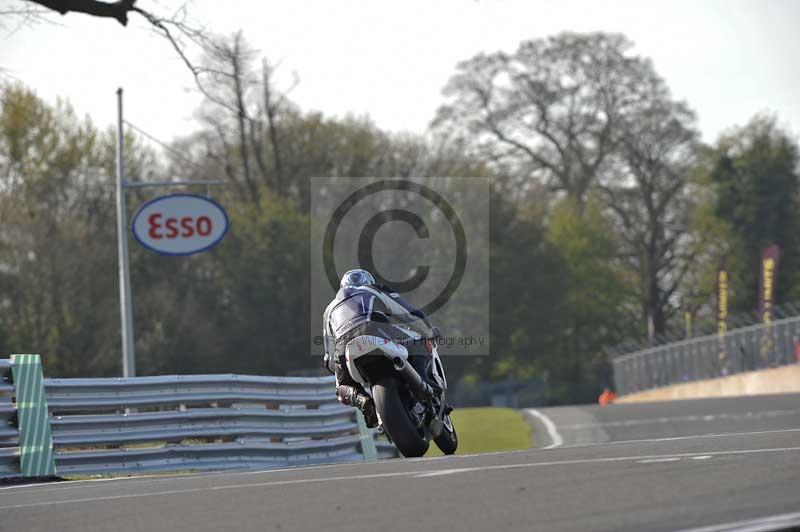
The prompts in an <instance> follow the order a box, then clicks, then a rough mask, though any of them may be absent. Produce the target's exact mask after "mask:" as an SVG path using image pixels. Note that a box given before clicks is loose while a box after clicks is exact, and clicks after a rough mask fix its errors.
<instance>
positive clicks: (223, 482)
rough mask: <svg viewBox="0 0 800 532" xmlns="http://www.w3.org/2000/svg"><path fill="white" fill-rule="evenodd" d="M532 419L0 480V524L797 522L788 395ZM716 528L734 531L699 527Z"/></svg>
mask: <svg viewBox="0 0 800 532" xmlns="http://www.w3.org/2000/svg"><path fill="white" fill-rule="evenodd" d="M531 416H532V418H533V419H535V420H536V421H535V428H536V430H537V433H538V434H539V435H538V436H537V443H539V444H540V445H542V446H544V447H551V448H548V449H532V450H528V451H520V452H511V453H496V454H484V455H473V456H454V457H444V458H432V459H416V460H393V461H384V462H377V463H355V464H345V465H335V466H321V467H311V468H299V469H285V470H273V471H263V472H237V473H213V474H195V475H178V476H169V477H164V476H162V477H149V478H131V479H119V480H104V481H82V482H69V483H53V484H42V485H28V486H15V487H8V488H2V489H0V530H3V531H5V530H8V531H12V530H14V531H26V532H35V531H47V532H52V531H70V532H73V531H74V532H90V531H103V532H106V531H113V532H132V531H151V530H165V531H176V532H181V531H187V532H188V531H192V532H197V531H220V530H252V531H272V530H275V531H278V530H279V531H298V532H313V531H317V530H320V531H322V530H324V531H340V530H390V531H394V530H397V531H401V530H402V531H415V530H434V531H451V530H452V531H458V532H463V531H479V532H493V531H503V530H515V531H517V530H518V531H529V530H547V531H550V530H637V531H638V530H681V529H686V528H694V527H704V526H710V525H719V524H725V523H733V524H734V525H737V524H738V525H737V526H739V529H744V528H742V527H741V526H740V525H743V524H746V523H745V522H746V521H748V520H752V519H768V520H769V521H759V522H761V523H768V524H772V525H773V526H777V525H778V524H781V523H783V524H787V523H788V524H791V523H800V514H798V515H786V514H792V513H796V512H800V396H770V397H758V398H746V399H728V400H713V401H691V402H683V403H671V404H650V405H614V406H610V407H604V408H599V407H583V408H578V407H571V408H559V409H540V410H538V411H537V412H536V414H531ZM592 435H593V436H592ZM591 437H596V438H598V439H597V441H598V442H601V443H593V442H592V441H590V438H591ZM631 440H633V441H631ZM781 516H782V517H781ZM728 529H737V528H736V526H733V528H731V527H723V528H713V529H708V530H728ZM747 529H748V530H762V529H763V528H758V527H755V528H753V527H750V528H747Z"/></svg>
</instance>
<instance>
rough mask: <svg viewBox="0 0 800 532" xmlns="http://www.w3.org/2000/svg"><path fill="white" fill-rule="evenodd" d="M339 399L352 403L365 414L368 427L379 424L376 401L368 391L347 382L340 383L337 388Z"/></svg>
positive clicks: (347, 403) (344, 402)
mask: <svg viewBox="0 0 800 532" xmlns="http://www.w3.org/2000/svg"><path fill="white" fill-rule="evenodd" d="M336 394H337V395H338V396H339V400H340V401H341V402H342V403H343V404H346V405H352V406H354V407H356V408H358V409H359V410H361V413H362V414H364V421H366V423H367V427H369V428H375V427H377V426H378V415H377V413H376V412H375V401H373V400H372V397H370V396H369V395H367V393H366V392H364V391H362V390H359V389H358V388H356V387H355V386H348V385H346V384H343V385H340V386H339V388H337V390H336Z"/></svg>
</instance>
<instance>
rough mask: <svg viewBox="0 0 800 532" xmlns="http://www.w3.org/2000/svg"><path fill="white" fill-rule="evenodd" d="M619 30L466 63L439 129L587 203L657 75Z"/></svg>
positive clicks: (451, 85) (525, 46)
mask: <svg viewBox="0 0 800 532" xmlns="http://www.w3.org/2000/svg"><path fill="white" fill-rule="evenodd" d="M631 46H632V44H631V42H630V41H628V40H627V39H626V38H625V37H624V36H622V35H618V34H606V33H591V34H575V33H563V34H560V35H557V36H555V37H550V38H547V39H539V40H533V41H527V42H523V43H522V44H521V45H520V46H519V48H518V49H517V51H516V52H515V53H513V54H507V53H503V52H498V53H494V54H490V55H486V54H480V55H478V56H476V57H474V58H472V59H470V60H468V61H465V62H463V63H461V64H459V66H458V73H457V74H456V75H455V76H453V77H452V78H451V79H450V81H449V82H448V84H447V86H446V87H445V89H444V94H445V96H447V97H449V99H450V101H449V103H448V104H447V105H445V106H443V107H441V108H440V109H439V112H438V115H437V118H436V120H435V121H434V125H435V126H437V127H443V128H451V129H455V130H457V131H461V132H463V133H464V134H466V136H469V137H473V138H475V139H476V142H475V144H477V146H478V148H479V151H480V153H481V155H483V156H485V157H488V158H489V159H490V160H493V161H496V162H498V163H502V164H504V165H506V166H509V165H510V166H511V167H513V168H515V169H516V172H517V174H518V175H520V176H522V177H524V178H527V177H531V176H533V177H538V178H540V179H541V180H542V181H544V182H546V183H548V184H549V185H550V186H551V188H552V189H554V190H561V191H565V192H566V193H567V194H568V195H570V196H571V197H572V198H573V199H575V200H576V203H577V205H578V206H582V205H583V203H584V201H585V199H586V195H587V193H588V192H589V190H590V188H591V186H592V185H593V184H594V183H596V182H597V181H598V180H599V179H600V176H601V174H602V172H603V170H604V166H605V163H606V162H607V159H608V156H609V154H610V153H611V152H612V151H613V150H614V148H615V143H616V142H617V135H616V131H615V127H616V126H617V124H618V122H619V117H620V115H622V114H623V113H624V110H625V108H626V107H627V106H629V105H630V104H631V102H633V101H635V100H636V99H637V95H636V94H637V91H638V89H639V87H638V82H637V80H638V79H639V78H640V77H641V76H642V72H648V71H649V70H651V68H652V67H651V66H650V64H649V62H648V61H646V60H644V59H641V58H639V57H635V56H630V55H629V54H628V53H627V52H628V50H629V49H630V48H631Z"/></svg>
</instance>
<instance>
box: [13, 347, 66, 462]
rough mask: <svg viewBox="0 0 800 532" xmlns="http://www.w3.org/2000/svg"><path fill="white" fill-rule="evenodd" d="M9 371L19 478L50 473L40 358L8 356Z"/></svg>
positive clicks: (50, 451) (50, 445)
mask: <svg viewBox="0 0 800 532" xmlns="http://www.w3.org/2000/svg"><path fill="white" fill-rule="evenodd" d="M11 372H12V377H13V379H14V387H15V389H16V390H15V395H16V397H17V418H18V424H19V451H20V472H21V473H22V476H23V477H42V476H53V475H55V474H56V464H55V457H54V456H53V437H52V435H51V432H50V416H49V414H48V412H47V398H46V397H45V394H44V385H43V383H42V361H41V358H40V357H39V355H11Z"/></svg>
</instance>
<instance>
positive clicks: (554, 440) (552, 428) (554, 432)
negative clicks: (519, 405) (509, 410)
mask: <svg viewBox="0 0 800 532" xmlns="http://www.w3.org/2000/svg"><path fill="white" fill-rule="evenodd" d="M526 412H528V413H529V414H530V415H532V416H534V417H535V418H536V419H538V420H539V421H541V422H542V424H543V425H544V427H545V428H546V429H547V434H548V436H550V445H548V446H547V447H544V449H552V448H553V447H560V446H561V445H562V444H563V443H564V439H563V438H562V437H561V434H559V433H558V429H557V428H556V424H555V423H553V420H552V419H550V418H549V417H547V416H546V415H544V414H542V413H541V412H539V411H538V410H536V409H535V408H529V409H527V410H526Z"/></svg>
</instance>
